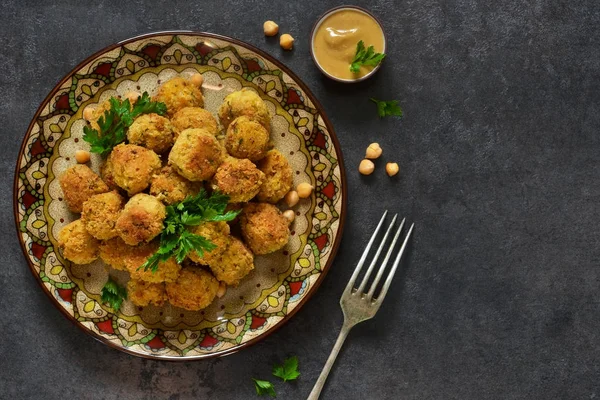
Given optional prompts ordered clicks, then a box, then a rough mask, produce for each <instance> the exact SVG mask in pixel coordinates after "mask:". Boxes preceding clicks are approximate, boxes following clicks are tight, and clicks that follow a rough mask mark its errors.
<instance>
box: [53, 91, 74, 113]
mask: <svg viewBox="0 0 600 400" xmlns="http://www.w3.org/2000/svg"><path fill="white" fill-rule="evenodd" d="M54 108H55V109H57V110H69V109H70V108H71V107H69V93H63V94H61V95H60V97H58V98H57V99H56V103H54Z"/></svg>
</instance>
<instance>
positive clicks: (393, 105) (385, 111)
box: [370, 97, 403, 118]
mask: <svg viewBox="0 0 600 400" xmlns="http://www.w3.org/2000/svg"><path fill="white" fill-rule="evenodd" d="M370 100H371V101H372V102H374V103H375V104H377V114H379V118H383V117H387V116H390V115H396V116H398V117H402V115H403V113H402V109H401V108H400V106H399V105H398V100H389V101H386V100H377V99H374V98H372V97H371V99H370Z"/></svg>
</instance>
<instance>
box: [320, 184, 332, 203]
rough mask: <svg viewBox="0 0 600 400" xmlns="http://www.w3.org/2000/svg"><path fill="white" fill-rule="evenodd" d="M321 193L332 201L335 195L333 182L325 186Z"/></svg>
mask: <svg viewBox="0 0 600 400" xmlns="http://www.w3.org/2000/svg"><path fill="white" fill-rule="evenodd" d="M321 193H323V194H324V195H325V196H327V197H328V198H330V199H333V196H334V195H335V185H334V184H333V182H329V183H328V184H327V185H325V187H324V188H323V189H322V190H321Z"/></svg>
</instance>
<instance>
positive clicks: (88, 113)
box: [83, 107, 94, 121]
mask: <svg viewBox="0 0 600 400" xmlns="http://www.w3.org/2000/svg"><path fill="white" fill-rule="evenodd" d="M92 118H94V108H92V107H86V108H85V109H84V110H83V119H85V120H86V121H91V120H92Z"/></svg>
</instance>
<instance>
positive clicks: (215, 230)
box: [188, 221, 230, 265]
mask: <svg viewBox="0 0 600 400" xmlns="http://www.w3.org/2000/svg"><path fill="white" fill-rule="evenodd" d="M190 231H191V232H192V233H194V234H196V235H200V236H203V237H204V238H206V239H207V240H210V241H211V242H212V243H213V244H214V245H215V246H217V247H215V248H214V249H212V250H211V251H204V254H203V255H202V256H200V255H199V254H198V253H196V252H195V251H190V252H189V253H188V257H189V259H190V260H192V261H193V262H195V263H198V264H203V265H211V264H213V263H215V262H216V261H217V260H218V259H219V257H220V256H221V255H222V254H223V252H224V251H225V250H226V249H227V246H228V245H229V239H230V236H229V225H228V224H227V222H223V221H218V222H205V223H203V224H200V225H198V226H193V227H190Z"/></svg>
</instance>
